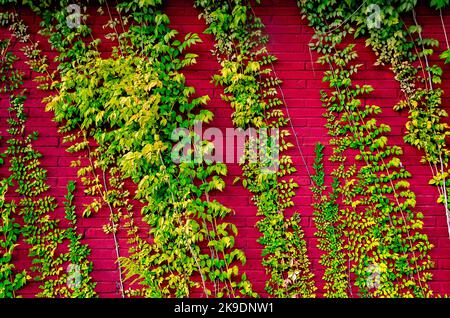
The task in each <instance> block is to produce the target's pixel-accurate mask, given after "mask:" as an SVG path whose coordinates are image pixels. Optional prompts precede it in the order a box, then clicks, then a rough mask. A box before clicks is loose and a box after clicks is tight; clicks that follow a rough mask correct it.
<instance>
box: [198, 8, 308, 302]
mask: <svg viewBox="0 0 450 318" xmlns="http://www.w3.org/2000/svg"><path fill="white" fill-rule="evenodd" d="M196 6H197V7H199V8H202V9H203V10H204V11H203V14H202V16H203V17H204V18H205V20H206V22H207V23H208V25H209V27H208V29H207V31H206V32H207V33H210V34H213V35H214V37H215V41H216V44H215V52H214V53H215V55H216V56H217V58H218V61H219V62H220V65H221V68H222V69H221V70H220V74H218V75H215V76H214V82H215V83H216V84H220V85H222V86H224V92H225V95H224V96H222V97H223V99H224V100H225V101H227V102H229V103H230V104H231V107H232V108H233V110H234V112H233V115H232V120H233V123H234V125H235V127H237V128H241V129H247V128H258V129H261V128H263V129H264V128H266V129H267V128H276V129H280V131H279V134H278V136H275V137H274V138H273V139H275V141H274V140H272V142H279V145H280V146H279V149H278V150H277V152H283V151H286V150H288V149H289V148H291V147H293V145H292V144H291V143H290V142H289V141H288V140H287V137H288V136H289V134H290V133H289V131H288V130H287V129H285V128H284V126H286V125H287V122H288V121H287V119H286V117H285V114H284V113H283V111H282V110H281V109H280V108H279V106H280V105H283V102H282V101H281V100H280V99H279V98H278V97H277V96H276V95H277V90H276V86H277V85H278V84H279V83H280V80H279V79H277V78H276V77H275V76H273V75H272V74H271V68H270V66H271V64H272V62H274V61H275V60H276V58H275V57H274V56H273V55H270V54H268V52H267V49H266V47H265V44H266V43H267V40H268V38H267V37H266V36H264V35H263V27H264V26H263V24H262V23H261V20H260V19H259V18H257V17H256V16H255V15H254V14H253V12H252V10H251V6H250V4H249V3H248V2H247V1H234V2H222V3H218V2H216V1H204V0H199V1H196ZM253 142H254V141H253V140H252V139H251V138H250V140H249V141H248V143H247V148H246V149H247V151H246V153H245V159H244V162H243V164H242V169H243V178H242V180H241V181H242V185H243V186H244V187H246V188H247V189H248V190H250V192H252V193H253V202H254V203H255V205H256V206H257V208H258V215H260V216H262V217H263V218H262V219H261V221H259V222H258V223H257V227H258V229H259V231H260V232H261V234H262V237H261V238H260V239H259V243H261V244H262V245H263V246H264V249H263V252H262V256H263V265H264V267H265V268H266V273H267V274H268V275H269V280H268V281H267V282H266V291H267V292H268V293H269V294H270V295H272V296H275V297H314V296H315V290H316V287H315V286H314V280H313V274H312V273H311V269H310V262H309V260H308V256H307V254H306V243H305V241H304V234H303V231H302V229H301V226H300V215H299V214H298V213H295V214H294V215H293V216H292V217H290V218H288V217H286V215H285V211H286V209H287V208H290V207H292V206H293V202H292V197H294V196H295V188H297V187H298V185H297V184H296V183H295V182H294V181H293V180H292V178H289V175H291V174H292V173H294V172H295V171H296V170H295V168H294V167H293V162H292V159H291V157H290V156H288V155H285V154H282V153H280V154H279V161H278V162H276V163H275V165H278V166H279V170H278V171H276V172H275V173H267V168H268V165H269V166H270V164H274V163H273V162H270V160H269V162H266V161H267V160H264V158H262V159H263V160H259V161H257V162H256V163H255V162H253V161H252V160H250V157H251V156H252V151H251V150H250V149H251V148H252V147H251V144H252V143H253Z"/></svg>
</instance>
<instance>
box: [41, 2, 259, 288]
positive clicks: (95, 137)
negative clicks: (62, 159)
mask: <svg viewBox="0 0 450 318" xmlns="http://www.w3.org/2000/svg"><path fill="white" fill-rule="evenodd" d="M160 4H161V1H122V2H120V3H119V4H118V5H117V9H118V11H119V12H121V14H122V16H123V20H124V21H126V23H127V30H128V31H124V32H122V33H121V34H118V33H112V34H110V35H109V37H110V38H115V39H117V40H118V42H119V46H117V47H115V48H114V52H113V54H112V55H111V57H109V58H101V57H100V54H99V53H98V52H97V50H96V44H98V41H96V40H94V41H93V42H91V43H88V44H84V42H83V44H82V43H79V42H75V41H74V42H71V39H74V38H76V36H77V35H78V34H79V33H77V32H80V31H72V33H71V34H69V35H67V34H65V33H64V32H65V31H66V30H64V28H65V27H64V26H63V21H64V16H61V17H60V16H58V15H56V19H57V21H56V23H55V22H53V23H52V21H51V20H49V21H47V24H46V26H47V27H48V30H46V31H45V33H47V34H49V35H50V42H51V44H52V46H53V47H55V48H57V49H58V50H59V51H60V52H61V54H60V56H59V58H58V60H59V61H63V62H64V63H62V64H60V70H61V74H62V77H61V82H60V83H58V84H57V85H55V87H56V88H57V89H58V94H57V95H56V96H54V97H53V98H51V100H49V103H48V105H47V109H48V110H51V111H54V113H55V119H56V121H58V122H61V123H63V126H62V128H61V132H64V133H65V134H66V137H65V141H66V142H68V143H70V146H69V148H68V151H71V152H75V153H80V154H83V153H86V152H87V153H88V154H89V155H88V158H89V161H90V164H89V165H88V166H83V165H82V166H81V167H80V169H79V176H80V177H82V182H83V184H84V185H85V187H86V188H85V192H86V193H87V194H88V195H91V196H94V197H96V199H94V200H93V202H92V204H90V205H88V206H87V207H86V208H85V212H84V214H85V215H87V216H88V215H91V214H93V213H95V212H96V211H98V210H99V209H100V208H102V207H104V206H107V207H109V208H110V210H111V218H112V222H111V224H110V225H106V226H105V227H104V229H105V232H107V233H113V234H115V233H116V232H117V231H118V230H119V228H120V225H121V223H120V222H125V223H124V224H123V226H124V228H125V229H127V232H128V238H129V245H130V255H129V256H128V257H119V259H118V261H119V265H120V268H121V269H122V270H123V271H124V272H123V273H124V275H125V278H126V279H130V280H131V279H132V283H131V285H134V284H133V283H139V284H140V285H141V286H142V287H141V288H139V289H133V288H131V289H129V290H128V291H127V294H128V295H130V296H135V295H140V296H146V297H171V296H176V297H186V296H189V295H190V294H191V293H192V291H195V290H202V291H203V292H204V293H205V295H206V296H209V295H212V296H215V297H228V296H244V295H250V296H254V295H255V294H254V293H253V292H252V290H251V284H250V283H249V282H248V280H247V278H246V276H245V274H243V275H240V274H239V267H238V264H239V263H241V264H243V263H245V261H246V258H245V255H244V253H243V252H242V251H241V250H239V249H237V248H236V247H235V236H236V235H237V229H236V226H235V225H234V224H232V223H229V222H226V220H225V218H226V217H228V216H229V215H230V214H231V213H232V212H233V211H231V210H230V209H228V208H226V207H225V206H223V205H222V204H220V203H219V202H217V201H216V200H211V199H210V194H211V193H212V192H213V191H216V190H219V191H222V190H223V187H224V182H223V180H222V176H223V175H225V174H226V166H224V165H223V164H212V163H211V164H208V163H206V162H205V163H203V162H200V163H198V162H184V163H181V164H176V163H175V162H174V160H173V158H172V156H171V149H172V146H173V144H174V141H175V140H173V137H172V133H173V132H174V131H175V129H177V128H180V127H182V128H187V129H188V130H190V131H192V138H193V140H197V139H198V136H196V135H195V134H194V132H193V128H194V124H195V123H196V122H197V121H203V122H209V121H210V120H211V119H212V114H211V113H210V112H207V111H205V110H200V109H199V108H201V106H202V105H204V104H205V103H206V102H207V101H208V99H209V97H207V96H202V97H198V98H193V97H192V96H193V95H194V93H195V90H194V88H193V87H188V86H186V84H185V81H186V80H185V77H184V75H183V74H182V72H181V71H182V69H183V68H185V67H186V66H189V65H191V64H193V63H195V58H196V55H195V54H192V53H187V52H186V51H187V49H188V48H189V47H190V46H192V45H195V44H196V43H198V42H200V39H199V37H198V35H196V34H188V35H186V37H185V38H184V40H183V41H180V40H179V39H176V35H177V32H176V31H175V30H172V29H170V28H169V26H168V24H169V19H168V17H167V16H166V15H165V14H163V13H162V12H161V11H160V7H159V5H160ZM44 16H50V14H48V15H47V14H45V13H44ZM54 16H55V15H54ZM54 24H56V25H57V27H53V25H54ZM111 24H113V22H111ZM59 27H61V28H62V29H63V31H58V28H59ZM54 31H58V32H54ZM67 31H69V30H67ZM89 33H90V31H89V30H87V29H86V30H85V33H84V35H86V34H89ZM61 35H62V36H61ZM79 35H83V34H79ZM92 141H95V144H96V146H95V147H94V146H92V144H93V142H92ZM201 147H202V149H206V148H207V147H209V145H208V144H202V145H201ZM201 152H202V153H203V152H205V151H201ZM75 164H76V165H77V166H79V164H80V162H77V163H75ZM106 176H112V178H110V179H109V180H108V181H106ZM126 178H130V179H131V180H132V181H133V182H134V183H136V184H137V190H136V195H135V198H136V199H138V200H140V201H141V202H142V203H143V204H144V206H143V208H142V210H141V213H142V216H143V219H144V221H145V222H147V223H148V224H149V228H150V230H149V233H148V235H146V236H147V237H149V239H148V240H147V239H145V238H143V237H141V235H140V233H139V228H138V227H137V225H136V222H134V218H133V213H132V209H131V207H130V205H129V204H128V203H127V202H128V199H127V197H128V193H127V192H126V191H124V190H123V182H124V181H123V180H124V179H126ZM124 202H125V203H124ZM199 277H200V278H201V282H199V281H198V278H199Z"/></svg>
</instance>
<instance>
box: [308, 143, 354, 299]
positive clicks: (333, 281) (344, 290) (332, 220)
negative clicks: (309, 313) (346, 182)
mask: <svg viewBox="0 0 450 318" xmlns="http://www.w3.org/2000/svg"><path fill="white" fill-rule="evenodd" d="M324 148H325V147H324V145H322V144H321V143H317V144H316V148H315V154H316V158H315V160H314V165H313V167H314V170H315V175H313V176H312V178H313V182H314V184H313V186H312V187H311V191H312V192H313V204H312V206H313V208H314V223H315V226H316V228H317V232H316V234H315V235H316V237H317V238H318V240H319V243H318V244H317V247H318V248H319V249H320V250H322V251H323V252H324V254H323V255H322V256H321V258H320V264H321V265H323V266H324V267H325V272H324V274H323V280H324V282H325V284H324V290H325V293H324V296H325V297H327V298H348V296H349V291H351V286H350V285H349V274H348V272H347V262H348V257H347V255H346V253H345V250H344V243H345V240H344V232H343V231H344V226H343V224H342V222H341V215H340V211H339V204H338V203H337V199H338V197H339V186H340V184H339V179H338V178H336V177H335V178H334V179H333V183H332V186H331V192H330V193H328V194H327V193H326V190H327V186H326V185H325V171H324V164H323V150H324Z"/></svg>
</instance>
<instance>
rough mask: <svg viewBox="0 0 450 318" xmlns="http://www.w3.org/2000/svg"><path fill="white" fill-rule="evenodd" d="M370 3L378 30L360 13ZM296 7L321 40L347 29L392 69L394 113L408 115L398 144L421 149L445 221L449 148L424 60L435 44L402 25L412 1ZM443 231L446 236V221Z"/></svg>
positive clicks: (434, 76)
mask: <svg viewBox="0 0 450 318" xmlns="http://www.w3.org/2000/svg"><path fill="white" fill-rule="evenodd" d="M447 2H448V1H431V6H433V7H435V8H437V9H440V8H442V7H444V6H446V5H447ZM373 4H376V5H378V6H379V8H380V12H379V18H380V23H381V25H380V26H381V29H378V28H376V27H375V28H371V27H369V24H368V22H367V19H368V15H367V14H366V12H368V10H369V7H368V6H369V5H373ZM299 5H300V6H301V7H302V8H304V10H306V11H305V12H314V15H313V17H312V15H309V16H308V19H309V20H310V23H311V25H313V26H314V27H316V28H320V32H321V33H322V34H324V35H325V38H326V39H327V40H329V39H330V38H336V39H340V38H342V37H343V36H345V35H346V34H348V33H353V31H354V36H355V37H358V36H366V37H367V38H366V44H367V45H368V46H370V47H371V48H372V50H373V51H374V52H375V54H376V55H377V56H378V61H377V64H379V65H388V66H389V67H390V68H391V69H392V70H393V72H394V74H395V78H396V80H397V81H398V82H399V84H400V88H401V90H402V92H403V94H404V96H405V99H404V100H402V101H400V102H399V103H398V104H397V105H395V106H394V110H397V111H402V110H407V111H408V122H407V124H406V126H405V128H406V131H405V136H404V140H405V142H407V143H409V144H410V145H412V146H414V147H416V148H417V149H420V150H421V151H423V153H424V155H423V157H422V160H421V162H422V163H425V164H428V165H430V167H431V172H432V175H433V179H432V180H431V181H430V183H431V184H434V185H436V186H437V187H438V189H439V193H440V196H439V198H438V202H440V203H443V204H444V206H445V212H446V216H447V220H450V210H449V208H448V186H449V183H448V180H447V175H448V164H449V158H450V150H449V147H448V145H447V140H446V139H447V137H448V136H449V134H450V130H449V125H448V124H447V122H446V118H447V117H448V114H447V112H446V111H445V110H444V108H443V107H442V94H443V91H442V89H441V88H439V87H438V86H437V85H439V84H440V83H441V76H442V69H441V68H440V67H438V66H437V65H431V64H430V62H429V60H428V56H430V55H432V54H433V48H434V47H436V46H437V45H438V44H439V43H438V42H437V41H436V40H434V39H427V38H423V37H422V28H421V27H420V25H418V24H417V23H415V24H413V25H411V26H407V25H405V23H404V22H403V20H404V18H403V17H402V15H403V14H405V13H408V12H411V11H412V13H413V17H415V13H414V8H415V6H416V1H413V0H408V1H400V0H390V1H381V0H380V1H372V2H371V3H370V4H369V3H365V4H363V5H362V6H361V7H360V8H358V10H357V4H356V3H353V2H336V1H333V2H329V1H322V0H317V1H308V2H304V1H299ZM369 11H370V10H369ZM324 21H326V23H325V22H324ZM343 21H345V23H343ZM414 21H416V19H415V18H414ZM330 30H332V32H330ZM380 30H381V31H380ZM447 55H448V53H447V52H444V53H443V54H442V58H444V59H446V60H447ZM448 228H449V233H450V223H449V224H448Z"/></svg>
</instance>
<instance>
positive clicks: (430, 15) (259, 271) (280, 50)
mask: <svg viewBox="0 0 450 318" xmlns="http://www.w3.org/2000/svg"><path fill="white" fill-rule="evenodd" d="M255 12H256V14H257V15H259V16H260V17H261V18H262V20H263V22H264V23H265V25H266V32H267V34H268V35H269V37H270V42H269V44H268V48H269V51H270V52H271V53H273V54H275V55H276V56H277V57H278V59H279V61H278V62H276V63H275V69H276V72H277V74H278V76H279V77H280V79H281V80H283V84H282V90H283V93H284V95H285V97H286V102H287V105H288V107H289V109H290V113H291V116H292V121H293V123H294V126H295V133H296V134H297V135H298V136H299V139H300V143H301V148H302V151H303V152H304V154H305V155H306V159H307V162H308V165H309V166H310V167H311V164H312V161H313V149H314V145H315V143H316V142H318V141H322V142H324V143H327V142H328V136H327V130H326V129H325V128H324V124H325V119H323V118H322V117H321V114H322V112H323V109H322V107H321V103H320V100H319V98H320V96H319V91H320V89H321V88H325V86H324V84H322V81H321V79H322V72H323V69H321V67H320V66H319V65H318V64H316V63H314V62H313V61H315V60H316V58H317V56H316V55H315V54H314V53H313V54H312V56H311V54H310V52H309V50H308V46H307V44H308V42H309V41H310V39H311V36H312V34H313V32H312V30H311V29H310V28H309V27H308V26H307V24H306V22H305V21H302V20H301V19H300V14H299V10H298V8H297V6H296V1H295V0H265V1H264V4H263V5H260V6H256V7H255ZM20 13H21V15H22V17H23V19H24V20H25V22H26V23H27V24H28V25H29V27H30V33H31V34H32V35H33V39H34V40H40V41H41V43H42V45H43V46H44V47H46V49H45V52H44V53H46V54H48V55H50V56H51V57H53V56H55V53H54V52H51V50H50V48H49V47H48V44H47V41H46V39H44V38H42V37H40V36H38V35H36V31H37V29H38V22H39V21H38V18H36V17H34V16H33V15H32V14H31V13H30V12H28V11H20ZM92 13H93V15H95V10H93V11H92ZM166 13H167V14H168V16H169V17H170V19H171V22H172V27H173V28H175V29H177V30H178V31H180V33H181V34H186V33H188V32H197V33H199V35H200V37H201V38H202V39H203V43H202V44H200V45H197V46H195V47H194V48H193V49H192V52H194V53H197V54H198V55H199V58H198V63H197V64H196V65H195V66H192V67H190V68H189V69H188V70H187V71H186V72H185V75H186V77H187V80H188V84H189V85H192V86H194V87H195V88H196V89H197V92H198V94H208V95H209V96H210V97H211V102H210V103H209V105H208V108H209V109H211V110H213V111H214V113H215V115H216V118H215V120H214V122H213V123H212V124H211V125H212V126H216V127H221V128H227V127H232V122H231V119H230V116H231V108H230V107H229V105H227V104H226V103H225V102H223V101H222V100H221V99H220V94H221V93H222V89H221V88H218V87H215V86H214V85H213V84H211V82H210V79H211V76H212V75H213V74H214V73H216V72H217V71H218V70H219V65H218V64H217V62H216V60H215V57H213V56H212V55H211V53H210V50H211V49H212V47H213V39H212V37H211V36H209V35H204V34H202V32H203V31H204V30H205V28H206V26H205V24H204V21H203V20H199V19H198V15H199V13H200V12H199V11H198V10H196V9H194V8H193V7H192V1H186V0H169V1H168V5H167V6H166ZM107 20H108V17H107V16H102V17H94V16H92V17H91V18H90V19H89V21H88V23H89V24H90V25H91V27H92V29H93V31H94V36H96V37H100V38H103V35H104V34H105V33H107V32H109V31H107V30H105V29H104V28H103V27H102V26H103V24H104V23H106V22H107ZM418 20H419V23H420V24H421V25H422V26H423V27H424V35H425V36H431V37H434V38H437V39H439V40H440V42H441V46H442V47H444V45H445V42H444V36H443V33H442V27H441V25H440V20H439V18H438V17H437V16H436V14H435V12H433V11H431V10H428V9H420V10H419V12H418ZM444 20H445V23H446V24H447V26H448V27H450V10H446V11H445V12H444ZM0 34H1V35H2V36H3V35H4V34H6V31H5V30H4V29H2V30H1V33H0ZM111 45H112V43H109V42H108V41H103V43H102V45H101V49H102V50H103V51H105V52H108V51H109V50H110V47H111ZM15 48H16V50H17V51H18V49H19V48H20V45H19V44H18V45H16V47H15ZM357 51H358V53H359V57H360V63H363V64H364V67H363V69H362V70H361V71H360V73H359V74H358V80H359V81H360V83H364V84H370V85H372V86H373V87H374V88H375V92H374V93H372V94H371V95H370V99H369V98H368V99H367V100H365V102H366V103H373V104H377V105H380V106H381V107H382V109H383V114H382V115H380V117H379V119H378V120H379V122H383V123H385V124H389V125H390V126H391V128H392V132H391V134H390V136H389V140H390V143H391V144H397V145H400V146H402V147H403V148H404V150H405V155H403V156H402V158H401V160H402V162H403V164H404V165H405V166H406V168H407V169H408V170H409V171H410V172H411V173H412V174H413V178H412V179H411V180H410V182H411V188H412V190H413V191H415V193H416V194H417V202H418V204H417V210H418V211H423V212H424V215H425V232H426V233H427V234H428V235H429V238H430V241H431V242H432V244H433V245H434V246H435V248H434V249H433V252H432V257H433V259H434V261H435V262H436V268H435V270H433V274H434V280H433V282H432V283H431V285H432V288H433V289H434V290H435V291H436V292H441V293H450V240H449V238H448V235H447V228H446V222H445V216H444V209H443V207H442V206H440V205H438V204H436V203H435V199H436V197H437V190H436V189H435V188H434V187H432V186H429V185H428V180H429V179H430V170H429V168H428V166H425V165H422V164H420V163H419V160H420V156H421V153H420V152H418V151H417V150H415V149H413V148H412V147H410V146H408V145H406V144H405V143H404V142H403V139H402V135H403V133H404V124H405V121H406V116H405V115H406V114H404V113H403V114H398V113H395V112H394V111H393V110H392V106H393V105H394V104H395V103H396V102H397V101H398V100H399V98H400V96H401V95H400V91H399V87H398V84H397V83H396V81H395V80H394V79H393V76H392V73H391V71H390V70H389V69H387V68H382V67H375V66H373V63H374V61H375V57H374V54H373V53H372V52H371V50H370V49H369V48H366V47H365V46H364V42H363V41H358V44H357ZM17 54H18V55H20V56H22V54H21V53H20V52H18V53H17ZM435 56H436V55H435ZM18 65H20V66H21V68H22V69H23V70H24V71H25V72H26V81H25V87H26V88H28V90H29V98H28V101H27V102H26V104H25V106H26V112H27V113H28V115H29V121H28V126H29V128H30V130H37V131H39V133H40V138H39V141H38V142H36V143H35V146H36V148H37V149H38V150H39V151H40V152H42V153H43V155H44V157H43V159H42V165H43V167H44V168H45V169H47V170H48V179H49V183H50V185H51V186H52V194H53V195H55V196H56V197H57V198H58V201H59V202H62V196H63V195H64V194H65V186H66V183H67V181H68V180H72V179H76V170H75V169H73V168H69V164H70V161H71V160H73V159H76V158H75V157H74V156H73V155H71V154H68V153H66V152H65V148H64V145H62V138H61V136H60V135H59V134H58V133H57V126H56V124H55V123H53V122H52V120H51V119H52V114H50V113H46V112H45V111H44V105H43V104H42V103H41V102H40V100H41V98H42V97H43V96H44V94H43V93H42V92H40V91H38V90H37V89H36V87H35V84H34V83H33V82H32V81H31V74H30V72H29V71H28V69H27V66H26V65H24V64H23V63H20V64H18ZM443 70H444V77H443V86H444V89H445V90H446V91H448V92H450V80H449V77H450V66H443ZM447 96H448V93H447V92H446V93H445V95H444V106H445V108H446V109H447V111H450V109H448V108H449V106H450V103H449V102H448V99H447ZM0 97H1V101H0V131H1V132H2V135H5V128H6V124H5V119H6V117H7V116H8V114H7V110H6V108H7V106H6V105H7V100H6V99H5V96H4V95H0ZM0 143H1V147H4V143H3V142H0ZM329 153H330V149H329V148H327V151H326V154H329ZM291 155H292V156H293V157H294V162H296V167H297V169H298V172H297V173H295V175H294V178H295V180H296V181H297V182H298V184H299V185H300V189H299V190H298V194H297V196H296V198H295V199H294V201H295V203H296V209H297V210H298V211H300V213H301V215H302V216H303V220H302V225H303V227H304V230H305V232H306V237H307V242H308V251H309V256H310V258H311V260H312V266H313V271H314V273H315V275H316V283H317V286H319V293H321V292H322V290H321V289H320V288H321V285H322V284H321V276H322V273H323V269H322V267H321V266H320V265H319V264H318V258H319V256H320V251H319V250H318V249H317V248H316V239H315V238H314V237H313V234H314V232H315V229H314V224H313V220H312V217H311V216H312V209H311V207H310V204H311V193H310V191H309V178H308V175H307V173H306V169H305V167H304V165H303V164H302V160H301V158H300V156H299V152H298V150H296V149H293V150H292V151H291ZM328 169H329V167H328ZM0 172H1V173H2V175H4V174H5V173H6V171H5V168H2V169H1V170H0ZM240 173H241V170H240V168H239V166H237V165H229V177H227V178H226V181H227V188H226V191H225V192H224V193H219V194H217V198H218V200H219V201H221V202H222V203H223V204H225V205H227V206H229V207H230V208H233V209H234V210H235V212H236V213H235V215H234V216H233V217H232V220H231V221H233V222H235V223H236V224H237V226H238V229H239V236H238V237H237V245H238V246H239V247H240V248H242V249H244V250H245V252H246V254H247V257H248V262H247V264H246V265H245V266H244V267H243V270H245V271H246V272H247V274H248V277H249V278H250V280H251V281H252V282H253V285H254V288H255V290H256V291H257V292H260V293H261V294H262V295H264V291H263V289H264V281H265V274H264V269H263V268H262V266H261V256H260V254H261V247H260V245H259V244H258V243H257V242H256V240H257V238H258V236H259V234H258V231H257V230H256V229H255V227H254V225H255V223H256V221H257V220H258V218H257V217H256V209H255V207H254V206H253V205H252V202H251V200H250V198H251V196H250V195H249V193H248V191H246V190H245V189H243V188H242V187H241V186H239V185H233V184H232V181H233V179H234V177H235V176H237V175H240ZM83 197H84V195H83V193H82V191H81V190H80V191H79V192H78V196H77V201H76V203H77V204H79V205H81V204H82V203H83V201H85V199H84V198H83ZM79 210H80V209H79ZM56 214H57V216H60V217H61V216H63V211H62V210H61V209H59V210H58V211H57V212H56ZM107 222H108V212H107V211H100V212H99V213H98V214H96V215H94V216H93V217H91V218H89V219H81V218H80V226H79V229H80V231H82V232H83V233H84V242H85V243H87V244H89V246H90V248H91V249H92V255H91V257H90V259H91V260H92V261H93V263H94V272H93V274H92V276H93V278H94V280H95V281H97V282H98V284H97V291H98V293H99V294H100V296H102V297H118V296H119V294H118V291H117V281H118V272H117V264H116V263H115V250H114V244H113V240H112V237H111V236H107V235H105V234H104V233H103V231H102V229H101V227H102V225H103V224H106V223H107ZM119 236H120V238H121V247H122V248H121V253H126V249H127V248H126V243H125V242H126V240H125V231H121V232H120V233H119ZM26 255H27V246H26V245H21V246H20V247H19V249H18V253H17V254H16V259H19V262H20V267H24V268H26V267H27V266H28V260H27V257H26ZM36 289H37V285H36V284H35V283H33V284H30V285H29V286H28V287H27V288H26V289H25V290H24V291H23V295H24V296H26V297H29V296H32V295H33V294H34V293H35V292H36Z"/></svg>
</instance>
